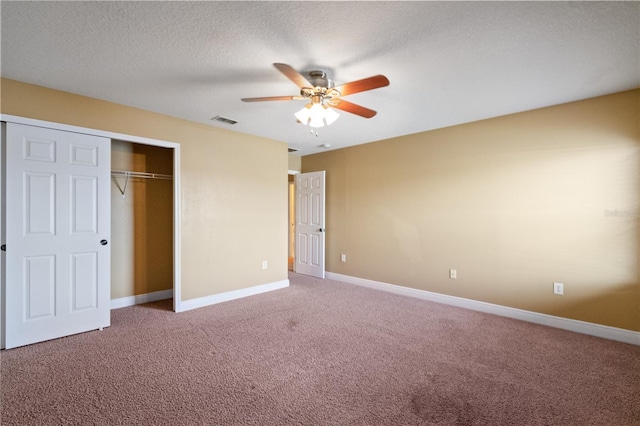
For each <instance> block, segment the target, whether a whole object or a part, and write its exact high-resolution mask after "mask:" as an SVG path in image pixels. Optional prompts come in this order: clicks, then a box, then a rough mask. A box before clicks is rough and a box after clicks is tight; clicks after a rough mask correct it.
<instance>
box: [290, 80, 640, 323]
mask: <svg viewBox="0 0 640 426" xmlns="http://www.w3.org/2000/svg"><path fill="white" fill-rule="evenodd" d="M639 117H640V90H636V91H630V92H624V93H619V94H614V95H610V96H604V97H600V98H596V99H591V100H586V101H581V102H575V103H570V104H566V105H560V106H555V107H550V108H544V109H540V110H535V111H530V112H525V113H521V114H515V115H510V116H505V117H501V118H496V119H491V120H485V121H480V122H475V123H471V124H466V125H460V126H455V127H451V128H446V129H441V130H435V131H430V132H425V133H420V134H414V135H410V136H406V137H399V138H395V139H390V140H385V141H381V142H377V143H372V144H366V145H360V146H356V147H352V148H347V149H341V150H336V151H330V152H326V153H321V154H316V155H311V156H305V157H303V159H302V170H303V172H310V171H316V170H326V171H327V200H326V203H327V204H326V217H327V227H326V228H327V234H326V238H327V241H326V254H327V261H326V262H327V263H326V264H327V270H328V271H331V272H335V273H340V274H345V275H350V276H355V277H361V278H366V279H371V280H376V281H381V282H386V283H391V284H397V285H401V286H407V287H411V288H416V289H422V290H428V291H433V292H438V293H443V294H448V295H453V296H460V297H464V298H469V299H474V300H479V301H485V302H490V303H495V304H499V305H504V306H510V307H514V308H520V309H525V310H530V311H535V312H540V313H545V314H551V315H556V316H560V317H566V318H572V319H577V320H583V321H588V322H592V323H598V324H603V325H608V326H614V327H620V328H624V329H629V330H634V331H640V284H639V279H638V278H639V266H640V263H639V261H638V260H639V256H640V254H639V243H640V230H639V229H640V228H639V227H638V208H639V207H640V205H639V190H640V173H639V171H640V130H639ZM341 253H345V254H346V255H347V262H346V263H341V262H340V254H341ZM451 268H453V269H456V270H457V272H458V278H457V280H452V279H449V278H448V272H449V269H451ZM554 281H558V282H562V283H564V291H565V295H564V296H556V295H554V294H553V291H552V286H553V282H554Z"/></svg>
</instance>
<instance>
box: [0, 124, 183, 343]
mask: <svg viewBox="0 0 640 426" xmlns="http://www.w3.org/2000/svg"><path fill="white" fill-rule="evenodd" d="M0 122H7V123H17V124H25V125H29V126H36V127H46V128H49V129H54V130H61V131H66V132H73V133H83V134H87V135H94V136H102V137H106V138H109V139H118V140H122V141H125V142H132V143H137V144H142V145H152V146H159V147H163V148H170V149H173V310H174V312H181V311H182V309H181V300H180V294H181V292H180V288H181V285H180V276H181V271H180V265H181V261H180V258H181V256H180V144H179V143H176V142H169V141H163V140H159V139H151V138H145V137H141V136H133V135H126V134H122V133H115V132H110V131H104V130H96V129H90V128H87V127H79V126H72V125H68V124H62V123H55V122H51V121H43V120H37V119H33V118H27V117H19V116H15V115H7V114H0ZM4 127H5V126H4V125H2V129H3V131H4ZM2 140H3V141H5V135H4V134H3V135H2ZM0 151H1V150H0ZM0 155H1V154H0ZM2 179H4V169H3V168H2V158H1V157H0V187H1V186H2V185H1V184H2ZM4 195H5V194H2V197H0V198H1V208H0V223H3V222H2V220H4V216H3V213H4V209H5V208H6V206H5V202H6V200H5V197H4ZM4 240H5V236H4V229H3V227H0V241H2V243H3V244H4ZM3 276H4V265H2V264H0V277H3ZM3 317H4V301H3V300H2V292H0V337H2V338H3V337H4V324H3V322H2V318H3ZM2 340H3V339H0V341H2Z"/></svg>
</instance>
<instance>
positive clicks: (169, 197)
mask: <svg viewBox="0 0 640 426" xmlns="http://www.w3.org/2000/svg"><path fill="white" fill-rule="evenodd" d="M173 151H174V150H173V149H171V148H166V147H161V146H154V145H147V144H139V143H133V142H128V141H125V140H118V139H113V140H112V141H111V170H112V177H111V212H112V213H111V235H112V241H113V243H112V250H111V300H112V305H114V306H118V305H119V303H120V301H126V300H128V299H129V298H133V299H134V300H136V299H137V300H136V301H135V302H134V303H139V302H145V301H156V300H164V299H172V298H173V291H174V265H173V244H174V241H173V238H174V229H173V228H174V226H173V224H174V217H173V199H174V194H173V190H174V189H173V182H172V181H173V163H174V159H173V156H174V155H173V154H174V153H173ZM162 306H165V307H166V309H171V308H170V305H169V304H162Z"/></svg>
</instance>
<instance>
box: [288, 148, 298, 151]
mask: <svg viewBox="0 0 640 426" xmlns="http://www.w3.org/2000/svg"><path fill="white" fill-rule="evenodd" d="M296 151H298V150H297V149H295V148H289V152H296Z"/></svg>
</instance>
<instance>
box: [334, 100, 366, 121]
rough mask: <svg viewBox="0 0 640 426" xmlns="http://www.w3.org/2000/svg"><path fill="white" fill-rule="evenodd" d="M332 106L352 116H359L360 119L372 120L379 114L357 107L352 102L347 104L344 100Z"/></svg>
mask: <svg viewBox="0 0 640 426" xmlns="http://www.w3.org/2000/svg"><path fill="white" fill-rule="evenodd" d="M331 106H333V107H334V108H337V109H339V110H342V111H346V112H350V113H351V114H355V115H359V116H360V117H364V118H371V117H373V116H374V115H376V114H377V112H375V111H374V110H372V109H369V108H365V107H363V106H360V105H356V104H354V103H352V102H347V101H345V100H344V99H340V100H339V102H336V103H335V104H334V103H332V104H331Z"/></svg>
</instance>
